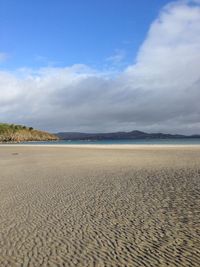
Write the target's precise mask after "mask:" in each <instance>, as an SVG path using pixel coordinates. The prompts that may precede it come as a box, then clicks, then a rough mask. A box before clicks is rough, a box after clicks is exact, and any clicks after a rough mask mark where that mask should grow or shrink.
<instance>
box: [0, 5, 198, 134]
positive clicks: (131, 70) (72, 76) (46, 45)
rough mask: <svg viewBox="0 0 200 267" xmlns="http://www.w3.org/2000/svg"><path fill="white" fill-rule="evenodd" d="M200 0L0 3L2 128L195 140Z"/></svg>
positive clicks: (0, 114) (0, 120)
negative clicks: (185, 136) (137, 133)
mask: <svg viewBox="0 0 200 267" xmlns="http://www.w3.org/2000/svg"><path fill="white" fill-rule="evenodd" d="M199 51H200V0H174V1H164V0H152V1H147V0H146V1H144V0H98V1H97V0H48V1H47V0H46V1H45V0H0V122H9V123H17V124H25V125H27V126H33V127H35V128H38V129H44V130H48V131H52V132H58V131H82V132H110V131H124V130H125V131H130V130H142V131H147V132H158V131H159V132H160V131H161V132H169V133H184V134H187V133H188V134H196V133H197V134H200V105H199V101H200V89H199V88H200V53H199Z"/></svg>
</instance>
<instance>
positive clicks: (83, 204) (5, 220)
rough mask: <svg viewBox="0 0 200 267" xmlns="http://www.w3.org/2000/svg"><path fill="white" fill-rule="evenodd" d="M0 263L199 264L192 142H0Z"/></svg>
mask: <svg viewBox="0 0 200 267" xmlns="http://www.w3.org/2000/svg"><path fill="white" fill-rule="evenodd" d="M0 266H3V267H4V266H9V267H10V266H11V267H15V266H23V267H25V266H36V267H38V266H51V267H56V266H69V267H70V266H80V267H87V266H88V267H90V266H91V267H92V266H94V267H106V266H107V267H112V266H113V267H122V266H124V267H134V266H136V267H151V266H152V267H157V266H163V267H164V266H170V267H195V266H196V267H199V266H200V149H192V148H190V149H181V148H180V149H167V148H165V149H155V148H154V149H153V148H149V149H133V150H120V149H119V150H118V149H110V150H109V149H108V150H98V149H78V148H77V149H76V148H74V149H73V148H33V147H14V148H13V147H5V148H2V147H1V149H0Z"/></svg>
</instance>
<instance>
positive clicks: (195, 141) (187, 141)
mask: <svg viewBox="0 0 200 267" xmlns="http://www.w3.org/2000/svg"><path fill="white" fill-rule="evenodd" d="M20 144H28V145H52V146H53V145H131V144H132V145H200V138H180V139H178V138H174V139H173V138H170V139H167V138H165V139H160V138H158V139H155V138H154V139H130V140H129V139H124V140H123V139H121V140H97V141H94V140H84V141H83V140H76V141H70V140H59V141H40V142H23V143H20Z"/></svg>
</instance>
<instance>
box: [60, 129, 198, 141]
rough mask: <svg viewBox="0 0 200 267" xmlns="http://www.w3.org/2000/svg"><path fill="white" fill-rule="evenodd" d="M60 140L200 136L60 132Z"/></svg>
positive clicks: (136, 132)
mask: <svg viewBox="0 0 200 267" xmlns="http://www.w3.org/2000/svg"><path fill="white" fill-rule="evenodd" d="M56 135H57V136H58V137H59V138H60V139H61V140H120V139H121V140H122V139H129V140H130V139H158V138H160V139H167V138H171V139H172V138H200V135H190V136H186V135H180V134H164V133H145V132H141V131H131V132H113V133H78V132H60V133H57V134H56Z"/></svg>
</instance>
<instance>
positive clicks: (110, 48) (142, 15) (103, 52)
mask: <svg viewBox="0 0 200 267" xmlns="http://www.w3.org/2000/svg"><path fill="white" fill-rule="evenodd" d="M167 2H169V1H166V0H153V1H147V0H140V1H133V0H109V1H108V0H101V1H98V0H17V1H16V0H0V40H1V41H0V51H4V53H7V54H8V59H7V60H6V61H5V62H4V64H1V68H7V69H16V68H21V67H39V66H46V65H49V66H66V65H72V64H77V63H81V64H87V65H90V66H92V67H95V68H98V69H103V68H106V67H107V66H109V65H110V64H112V63H114V65H115V67H119V68H122V67H124V66H125V65H128V64H130V63H132V62H133V61H134V58H135V56H136V54H137V50H138V48H139V46H140V45H141V43H142V42H143V41H144V39H145V36H146V33H147V31H148V28H149V25H150V24H151V22H152V21H153V20H154V19H155V18H156V17H157V16H158V13H159V12H160V9H161V7H162V6H164V5H165V4H166V3H167ZM116 55H120V56H119V57H117V58H118V59H116V58H115V56H116ZM113 57H114V58H113ZM112 59H113V60H112ZM115 59H116V60H115ZM115 61H116V62H115ZM119 61H120V62H119ZM116 63H118V64H116ZM119 63H120V64H119ZM116 65H117V66H116Z"/></svg>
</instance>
